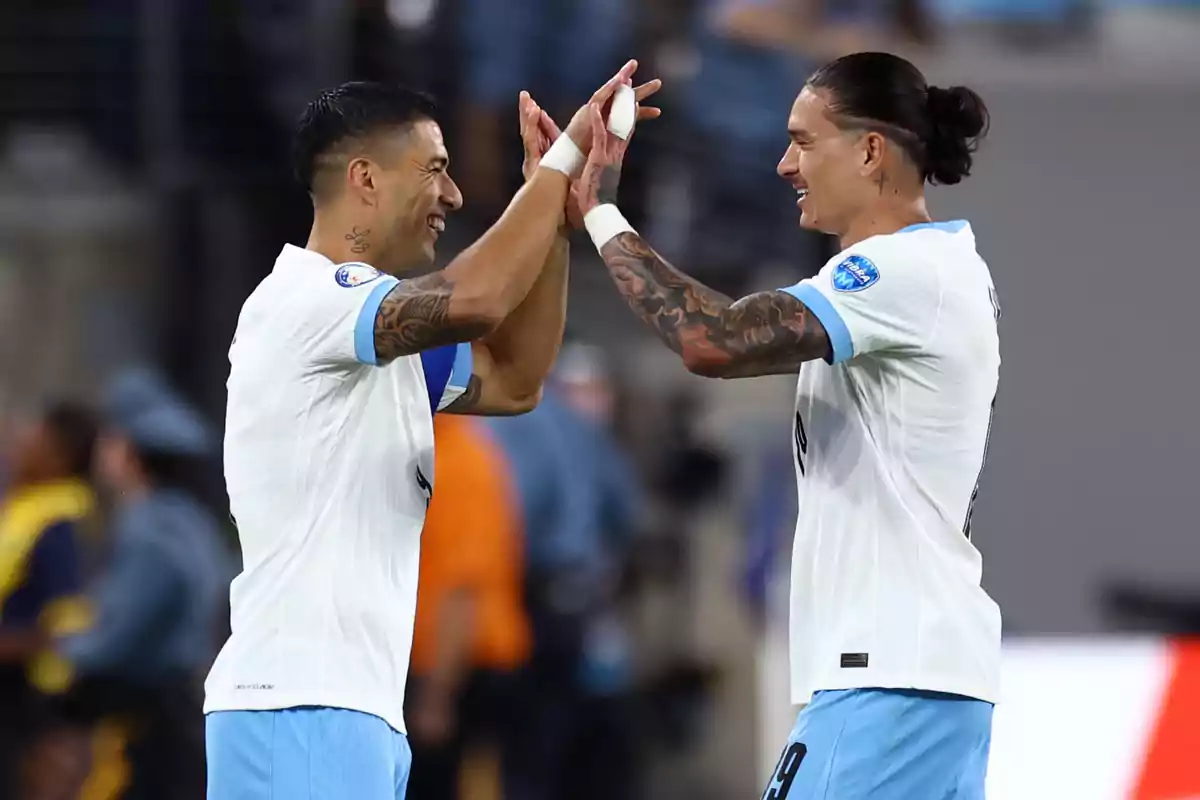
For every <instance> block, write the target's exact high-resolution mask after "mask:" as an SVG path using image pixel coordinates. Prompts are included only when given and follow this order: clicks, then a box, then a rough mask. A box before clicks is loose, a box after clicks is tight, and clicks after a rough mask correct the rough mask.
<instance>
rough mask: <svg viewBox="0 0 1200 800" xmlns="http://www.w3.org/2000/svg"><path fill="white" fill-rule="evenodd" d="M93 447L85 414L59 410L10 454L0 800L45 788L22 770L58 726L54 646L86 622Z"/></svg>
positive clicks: (1, 554)
mask: <svg viewBox="0 0 1200 800" xmlns="http://www.w3.org/2000/svg"><path fill="white" fill-rule="evenodd" d="M94 439H95V427H94V425H93V423H92V420H91V417H90V416H89V414H88V413H87V412H86V411H85V410H84V409H82V408H79V407H77V406H74V405H70V404H66V403H62V404H56V405H53V406H50V407H49V408H48V409H46V410H45V411H44V412H43V413H42V414H41V415H40V416H39V418H38V419H36V420H35V421H33V422H32V424H30V425H29V426H28V427H26V428H24V429H23V430H22V431H20V432H19V433H18V434H17V436H16V437H15V442H14V446H13V447H14V449H13V452H12V454H11V456H10V463H11V475H10V477H11V484H10V485H9V487H8V488H7V490H6V492H5V495H4V500H3V505H2V506H0V710H2V711H0V797H6V798H10V797H25V796H29V795H30V794H31V793H33V792H35V791H36V790H37V786H36V785H35V784H36V776H35V775H33V774H31V773H29V772H27V771H25V770H23V769H22V764H23V761H24V756H25V755H26V751H27V747H28V744H29V743H30V742H32V741H33V739H34V738H35V737H36V736H37V735H38V734H39V733H40V732H42V731H44V730H46V729H47V728H49V727H51V726H52V724H53V721H54V717H53V714H52V710H51V707H50V701H49V698H48V697H47V695H46V694H45V693H44V692H43V689H50V688H53V684H54V683H55V675H54V669H53V666H54V665H53V663H52V659H47V658H46V647H47V645H48V643H49V641H50V638H51V637H52V636H53V635H54V634H55V633H56V632H60V631H62V630H64V628H65V627H66V626H71V625H77V624H78V623H79V622H80V614H81V611H82V609H81V599H80V596H79V595H80V592H81V590H82V584H83V576H82V562H83V558H82V556H81V541H80V538H81V530H80V526H81V525H82V524H83V522H84V521H85V519H86V518H87V517H89V516H90V515H91V514H92V512H93V509H94V507H95V501H94V497H93V494H92V490H91V488H90V487H89V486H88V484H87V479H86V476H87V473H88V469H89V466H90V464H91V453H92V445H93V441H94ZM76 768H77V769H79V768H80V767H79V765H77V767H76ZM23 772H24V773H25V774H24V775H23V774H22V773H23Z"/></svg>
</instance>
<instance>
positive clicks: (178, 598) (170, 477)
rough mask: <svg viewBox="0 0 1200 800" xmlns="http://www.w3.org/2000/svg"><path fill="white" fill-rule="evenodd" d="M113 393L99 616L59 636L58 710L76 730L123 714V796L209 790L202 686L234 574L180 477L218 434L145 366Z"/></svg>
mask: <svg viewBox="0 0 1200 800" xmlns="http://www.w3.org/2000/svg"><path fill="white" fill-rule="evenodd" d="M107 400H108V401H107V403H106V408H105V412H106V420H105V422H106V428H105V431H104V434H103V436H102V438H101V439H100V441H99V443H98V445H97V458H96V466H97V472H98V476H99V478H100V480H101V482H102V483H103V485H104V488H106V489H107V490H109V491H110V492H111V493H112V495H113V498H114V500H115V504H116V508H115V513H114V519H113V521H112V530H111V535H110V538H111V540H112V552H111V556H110V560H109V563H108V565H107V569H106V572H105V574H104V575H103V576H102V577H101V579H100V580H99V582H98V584H97V585H96V586H95V587H94V590H93V591H92V593H91V596H92V603H93V605H94V607H95V622H94V624H93V625H92V626H90V627H89V628H88V629H87V630H86V631H83V632H81V633H78V634H76V635H73V636H69V637H66V638H64V639H63V640H62V641H61V643H60V652H61V654H62V655H63V656H64V657H65V659H66V660H67V662H68V663H69V664H70V665H71V668H72V670H73V673H74V674H73V683H72V686H71V688H70V690H69V691H68V693H67V695H66V697H65V698H64V701H63V710H64V714H65V715H66V716H67V717H68V718H70V719H71V720H73V721H74V722H76V723H77V724H78V725H79V726H80V728H81V729H86V728H88V727H90V726H92V725H95V724H97V723H100V722H101V721H105V720H112V719H114V718H119V719H122V720H125V721H126V722H127V727H126V741H127V743H126V746H125V755H126V758H127V760H128V763H129V766H130V770H131V771H130V775H129V785H128V786H127V787H125V788H124V789H123V791H121V793H120V795H119V796H120V797H122V798H124V800H143V799H144V800H170V799H171V798H202V797H203V796H204V745H203V733H202V731H203V728H202V726H203V717H202V714H201V704H200V700H199V692H198V684H199V679H200V677H201V676H202V674H203V670H204V669H206V668H207V667H208V665H209V664H210V662H211V659H212V647H213V640H214V638H215V637H214V634H213V631H214V629H215V626H216V624H217V617H218V613H219V611H220V609H221V607H222V603H221V598H222V593H223V590H224V588H225V585H226V581H227V579H228V576H229V570H228V561H227V555H226V553H225V551H224V550H223V547H222V544H221V539H220V535H219V532H218V528H217V525H216V522H215V520H214V519H213V518H212V516H211V515H210V514H209V512H208V511H207V510H206V509H204V508H203V507H202V506H201V505H200V504H199V503H197V502H196V501H195V500H194V499H193V498H192V497H191V496H190V494H189V493H188V492H187V491H185V490H183V489H181V488H179V480H178V476H179V475H180V474H181V471H182V470H183V469H184V468H185V466H186V465H188V463H189V462H191V461H192V460H194V459H198V458H201V457H204V456H207V455H209V454H210V453H211V452H212V450H213V445H214V441H213V438H212V434H211V433H210V432H209V430H208V429H207V427H206V426H205V425H204V423H203V422H202V421H201V420H200V418H199V417H198V416H197V415H196V413H195V412H194V411H193V410H192V409H191V408H190V407H189V406H187V405H186V404H185V403H184V402H183V401H182V400H180V399H179V398H177V397H176V396H175V395H174V394H173V393H172V391H171V390H170V389H169V388H168V387H167V386H166V385H164V384H163V383H161V382H160V381H159V380H158V379H157V378H156V377H155V376H154V375H152V374H150V373H142V372H135V373H129V374H127V375H125V376H123V377H122V378H121V379H119V380H118V381H117V382H116V384H115V385H114V386H113V389H112V391H111V393H110V395H109V397H108V399H107ZM64 746H65V744H64Z"/></svg>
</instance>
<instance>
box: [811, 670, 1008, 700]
mask: <svg viewBox="0 0 1200 800" xmlns="http://www.w3.org/2000/svg"><path fill="white" fill-rule="evenodd" d="M847 689H893V690H910V691H917V692H941V693H943V694H953V695H958V696H960V697H966V698H968V699H970V700H982V701H983V702H985V703H991V704H992V705H995V704H996V702H997V701H998V699H999V694H1000V693H999V691H997V690H996V689H995V688H983V687H981V686H980V685H979V684H978V683H976V682H972V681H963V680H960V679H955V678H944V679H940V680H938V679H930V678H925V679H922V680H912V679H903V678H899V677H892V678H887V677H878V678H875V677H872V678H869V679H863V678H861V677H860V678H858V679H855V680H853V681H850V680H845V681H822V682H821V685H820V687H819V688H815V689H812V690H811V691H807V692H806V691H804V690H799V691H797V690H793V691H792V703H793V704H794V705H799V706H802V705H807V704H808V703H809V702H811V701H812V698H813V695H815V694H816V693H817V692H840V691H845V690H847Z"/></svg>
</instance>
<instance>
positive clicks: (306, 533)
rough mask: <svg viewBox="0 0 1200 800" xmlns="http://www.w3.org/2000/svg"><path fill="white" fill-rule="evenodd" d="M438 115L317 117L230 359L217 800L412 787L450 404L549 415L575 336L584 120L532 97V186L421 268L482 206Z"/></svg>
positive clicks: (393, 91)
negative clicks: (563, 353) (410, 697)
mask: <svg viewBox="0 0 1200 800" xmlns="http://www.w3.org/2000/svg"><path fill="white" fill-rule="evenodd" d="M636 68H637V64H636V62H632V61H631V62H629V63H628V64H627V65H626V66H625V67H624V68H622V70H621V71H620V72H619V73H618V74H617V75H616V76H614V77H613V78H612V79H611V80H610V81H609V82H608V83H607V84H605V86H603V87H602V88H601V89H600V90H598V91H597V92H596V93H595V94H594V95H593V97H592V99H591V101H590V102H591V103H593V104H597V105H604V104H606V103H607V102H608V101H609V100H610V98H611V96H612V95H613V93H614V92H615V91H616V87H617V86H618V85H626V86H627V85H629V84H630V76H631V75H632V74H633V72H634V70H635V69H636ZM658 85H659V84H658V82H657V81H651V82H650V83H648V84H645V85H643V86H642V87H639V88H638V89H637V90H635V92H634V93H635V95H636V97H637V98H638V99H645V98H646V97H648V96H650V95H651V94H653V93H654V92H655V91H657V89H658ZM585 108H586V107H585ZM657 113H658V112H657V109H649V108H643V109H642V110H641V115H642V116H643V118H648V117H652V116H655V115H657ZM434 115H435V109H434V107H433V105H432V104H431V103H430V102H429V100H428V99H427V98H425V97H424V96H423V95H420V94H418V93H416V92H412V91H409V90H405V89H400V88H397V87H392V86H385V85H381V84H373V83H349V84H345V85H343V86H340V87H337V88H336V89H331V90H329V91H327V92H324V93H322V95H321V96H320V97H318V98H317V99H316V100H315V101H314V102H313V103H312V104H311V105H310V106H309V107H308V109H307V111H306V112H305V113H304V116H303V117H302V119H301V121H300V125H299V128H298V130H297V135H296V142H295V160H296V171H297V175H298V177H299V178H300V180H301V182H302V183H304V185H305V187H306V188H307V189H308V190H309V192H310V194H311V196H312V200H313V210H314V213H313V225H312V230H311V232H310V234H309V238H308V243H307V245H306V247H305V248H303V249H302V248H298V247H293V246H291V245H288V246H286V247H284V249H283V252H282V253H281V254H280V256H279V258H278V259H277V261H276V263H275V269H274V271H273V272H272V273H271V274H270V275H269V276H267V277H266V278H265V279H264V280H263V281H262V283H261V284H259V286H258V287H257V288H256V289H255V290H254V292H253V293H252V294H251V296H250V297H249V299H248V300H247V301H246V303H245V305H244V306H243V308H242V312H241V316H240V317H239V320H238V326H237V332H236V334H235V336H234V340H233V344H232V345H231V347H230V351H229V360H230V375H229V381H228V390H229V400H228V406H227V412H226V425H225V479H226V486H227V488H228V491H229V501H230V510H231V512H232V515H233V517H234V519H235V521H236V523H237V528H238V536H239V539H240V542H241V547H242V556H243V564H244V567H243V570H242V573H241V574H240V575H239V576H238V577H237V578H236V579H234V582H233V586H232V588H231V592H230V606H231V616H232V635H231V636H230V638H229V641H228V642H227V643H226V644H225V647H224V648H223V649H222V651H221V654H220V655H219V656H218V658H217V661H216V663H215V664H214V665H213V668H212V671H211V672H210V674H209V676H208V681H207V683H206V687H205V688H206V695H207V696H206V702H205V711H206V713H207V714H208V717H207V751H208V778H209V782H208V792H209V797H211V798H214V799H215V798H222V799H223V798H228V797H238V798H245V799H246V800H251V799H252V798H262V799H263V800H266V799H267V798H272V797H273V798H281V797H288V798H291V797H297V798H299V797H304V798H310V800H321V799H324V800H342V798H354V800H383V799H384V798H387V800H393V798H401V797H403V796H404V792H405V786H406V783H407V780H408V771H409V762H410V759H411V755H410V750H409V746H408V742H407V740H406V738H405V736H404V731H405V727H404V719H403V704H404V685H405V679H406V675H407V672H408V662H409V655H410V649H411V644H412V633H413V621H414V615H415V606H416V587H417V573H418V560H419V554H420V536H421V527H422V525H423V523H424V519H425V510H426V507H427V505H428V503H429V499H430V497H431V495H432V492H433V491H434V487H433V483H432V481H433V477H434V470H433V437H434V429H433V414H434V413H435V412H437V411H440V410H445V411H449V412H454V413H467V414H517V413H522V412H524V411H528V410H529V409H530V408H532V407H533V406H534V405H535V404H536V403H537V402H538V399H539V396H540V393H541V386H542V381H543V379H544V378H545V376H546V373H547V371H548V370H549V368H550V365H551V363H552V362H553V361H554V358H555V355H556V353H557V351H558V346H559V343H560V341H561V339H562V331H563V322H564V314H565V307H566V279H567V244H566V237H565V234H564V228H565V220H566V215H565V208H566V205H567V198H568V190H569V186H570V179H571V178H572V177H573V176H575V175H577V174H578V171H579V169H580V168H581V167H582V165H583V162H584V160H585V156H584V151H586V150H587V149H589V148H590V146H591V131H590V125H589V118H588V115H587V113H586V110H582V111H581V112H580V113H578V114H576V115H575V117H574V118H573V119H572V120H571V123H570V124H569V125H568V126H567V130H566V135H565V136H564V135H560V134H559V131H558V128H557V127H556V126H555V125H554V123H553V122H552V121H551V120H550V118H549V116H547V115H546V114H545V113H544V112H542V110H541V109H540V108H539V107H538V106H537V104H536V103H534V101H533V100H532V98H530V97H529V95H528V94H527V93H522V94H521V97H520V118H521V133H522V139H523V141H524V143H525V176H526V179H527V182H526V183H525V185H524V187H522V189H521V190H520V191H519V192H518V193H517V195H516V196H515V197H514V198H513V200H512V203H511V204H510V205H509V207H508V209H507V210H506V211H505V212H504V214H503V215H502V216H501V217H500V219H499V220H498V221H497V222H496V224H495V225H493V226H492V227H491V229H489V230H488V231H487V232H486V233H485V234H484V235H483V236H482V237H481V238H480V239H479V240H478V241H477V242H475V243H474V244H473V245H471V246H470V247H468V248H467V249H466V250H464V251H463V252H462V253H461V254H459V255H458V257H456V258H454V259H453V260H451V261H450V263H449V264H448V265H447V266H446V267H445V268H443V269H439V270H436V271H433V272H428V273H427V274H423V275H421V276H419V277H412V276H405V277H404V279H403V280H401V279H400V278H399V277H397V276H400V275H404V273H407V272H412V271H414V270H418V269H424V268H427V267H429V266H430V264H431V263H432V262H433V260H434V251H435V246H436V243H437V241H438V238H439V237H440V235H441V233H442V230H443V229H444V227H445V224H446V217H447V216H448V215H449V214H450V213H451V212H453V211H456V210H457V209H458V208H459V207H460V206H461V205H462V202H463V198H462V195H461V193H460V192H459V190H458V187H457V186H456V185H455V183H454V180H453V179H452V178H451V177H450V173H449V166H450V155H449V153H448V152H447V151H446V146H445V144H444V143H443V140H442V132H441V128H440V127H439V126H438V124H437V122H436V120H435V118H434Z"/></svg>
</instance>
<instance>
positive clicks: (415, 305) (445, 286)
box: [375, 61, 658, 361]
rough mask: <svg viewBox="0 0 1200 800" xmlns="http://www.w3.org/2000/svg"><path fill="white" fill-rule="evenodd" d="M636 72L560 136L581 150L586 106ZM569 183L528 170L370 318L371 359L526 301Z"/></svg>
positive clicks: (461, 332) (462, 335) (496, 317)
mask: <svg viewBox="0 0 1200 800" xmlns="http://www.w3.org/2000/svg"><path fill="white" fill-rule="evenodd" d="M636 69H637V62H636V61H630V62H628V63H627V64H626V65H625V66H624V67H622V68H621V70H620V71H619V72H618V73H617V74H616V75H614V76H613V77H612V78H611V79H610V80H609V81H608V82H607V83H605V84H604V86H602V87H601V88H600V89H598V90H597V91H596V93H595V94H593V95H592V97H591V99H590V100H589V102H588V104H587V105H585V106H584V107H583V108H581V109H580V111H579V112H577V113H576V115H575V117H573V118H572V120H571V123H570V124H569V125H568V126H567V131H566V135H567V136H569V137H570V138H571V140H572V141H573V142H574V143H575V144H576V145H577V146H578V147H579V148H580V149H582V150H584V151H586V150H587V149H590V147H591V137H590V135H589V134H590V130H589V117H588V113H587V112H588V109H590V108H591V107H592V106H593V105H602V104H603V103H605V102H606V101H607V100H608V99H609V98H610V97H611V96H612V94H613V92H614V91H615V89H616V87H617V86H618V85H619V84H620V83H622V82H628V81H629V78H630V76H632V75H633V73H634V71H635V70H636ZM647 87H649V88H647ZM641 88H642V89H643V90H645V91H644V92H643V95H648V94H652V93H653V92H654V91H657V89H658V82H657V81H651V82H650V84H646V85H644V86H643V87H641ZM521 102H522V111H523V112H524V111H525V110H526V109H527V107H528V104H531V103H532V99H531V98H529V97H528V95H527V94H523V95H522V98H521ZM539 115H540V109H539ZM547 119H548V118H547ZM569 184H570V181H569V179H568V178H567V176H565V175H563V174H562V173H561V172H558V171H556V170H554V169H550V168H547V167H538V168H535V169H534V170H533V174H532V176H531V177H530V179H529V180H528V182H527V183H526V184H525V185H524V186H523V187H522V188H521V189H520V191H518V192H517V194H516V196H515V197H514V198H513V201H512V203H510V204H509V206H508V208H507V209H506V210H505V212H504V214H503V215H501V217H500V219H499V220H498V221H497V222H496V224H495V225H493V226H492V227H491V228H490V229H489V230H488V231H487V232H486V233H484V235H483V236H482V237H481V238H480V239H479V240H478V241H477V242H475V244H473V245H471V246H470V247H468V248H467V249H466V250H465V251H463V253H462V254H460V255H459V256H458V258H456V259H454V261H452V262H451V263H450V264H449V265H448V266H447V267H446V268H445V269H443V270H441V271H439V272H435V273H433V274H431V275H426V276H424V277H421V278H416V279H413V280H408V281H402V282H401V283H399V284H398V285H397V286H396V287H395V288H394V289H392V291H391V293H390V294H389V295H388V297H387V298H386V299H385V300H384V301H383V303H382V305H381V306H380V307H379V311H378V314H377V315H376V319H375V350H376V356H377V358H378V359H379V360H380V361H386V360H388V359H392V358H396V357H398V356H402V355H411V354H412V353H418V352H420V351H422V350H428V349H430V348H433V347H438V346H440V345H445V344H451V343H454V342H465V341H474V340H478V339H482V338H484V337H487V336H488V335H490V334H491V333H493V332H494V331H496V330H497V329H498V328H499V327H500V325H501V323H502V322H504V320H505V319H506V318H507V317H508V316H509V314H511V313H512V312H513V311H514V310H515V309H516V308H517V307H518V306H519V305H520V304H521V303H522V301H524V300H525V298H526V295H528V294H529V291H530V289H531V288H532V287H533V284H534V281H535V280H536V279H537V277H538V275H539V274H540V272H541V268H542V266H543V264H544V262H545V261H546V258H547V255H548V254H549V253H550V250H551V247H552V246H553V245H554V243H555V242H556V240H557V237H558V232H559V229H560V227H561V225H562V223H563V221H564V207H565V205H566V200H567V193H568V189H569Z"/></svg>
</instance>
